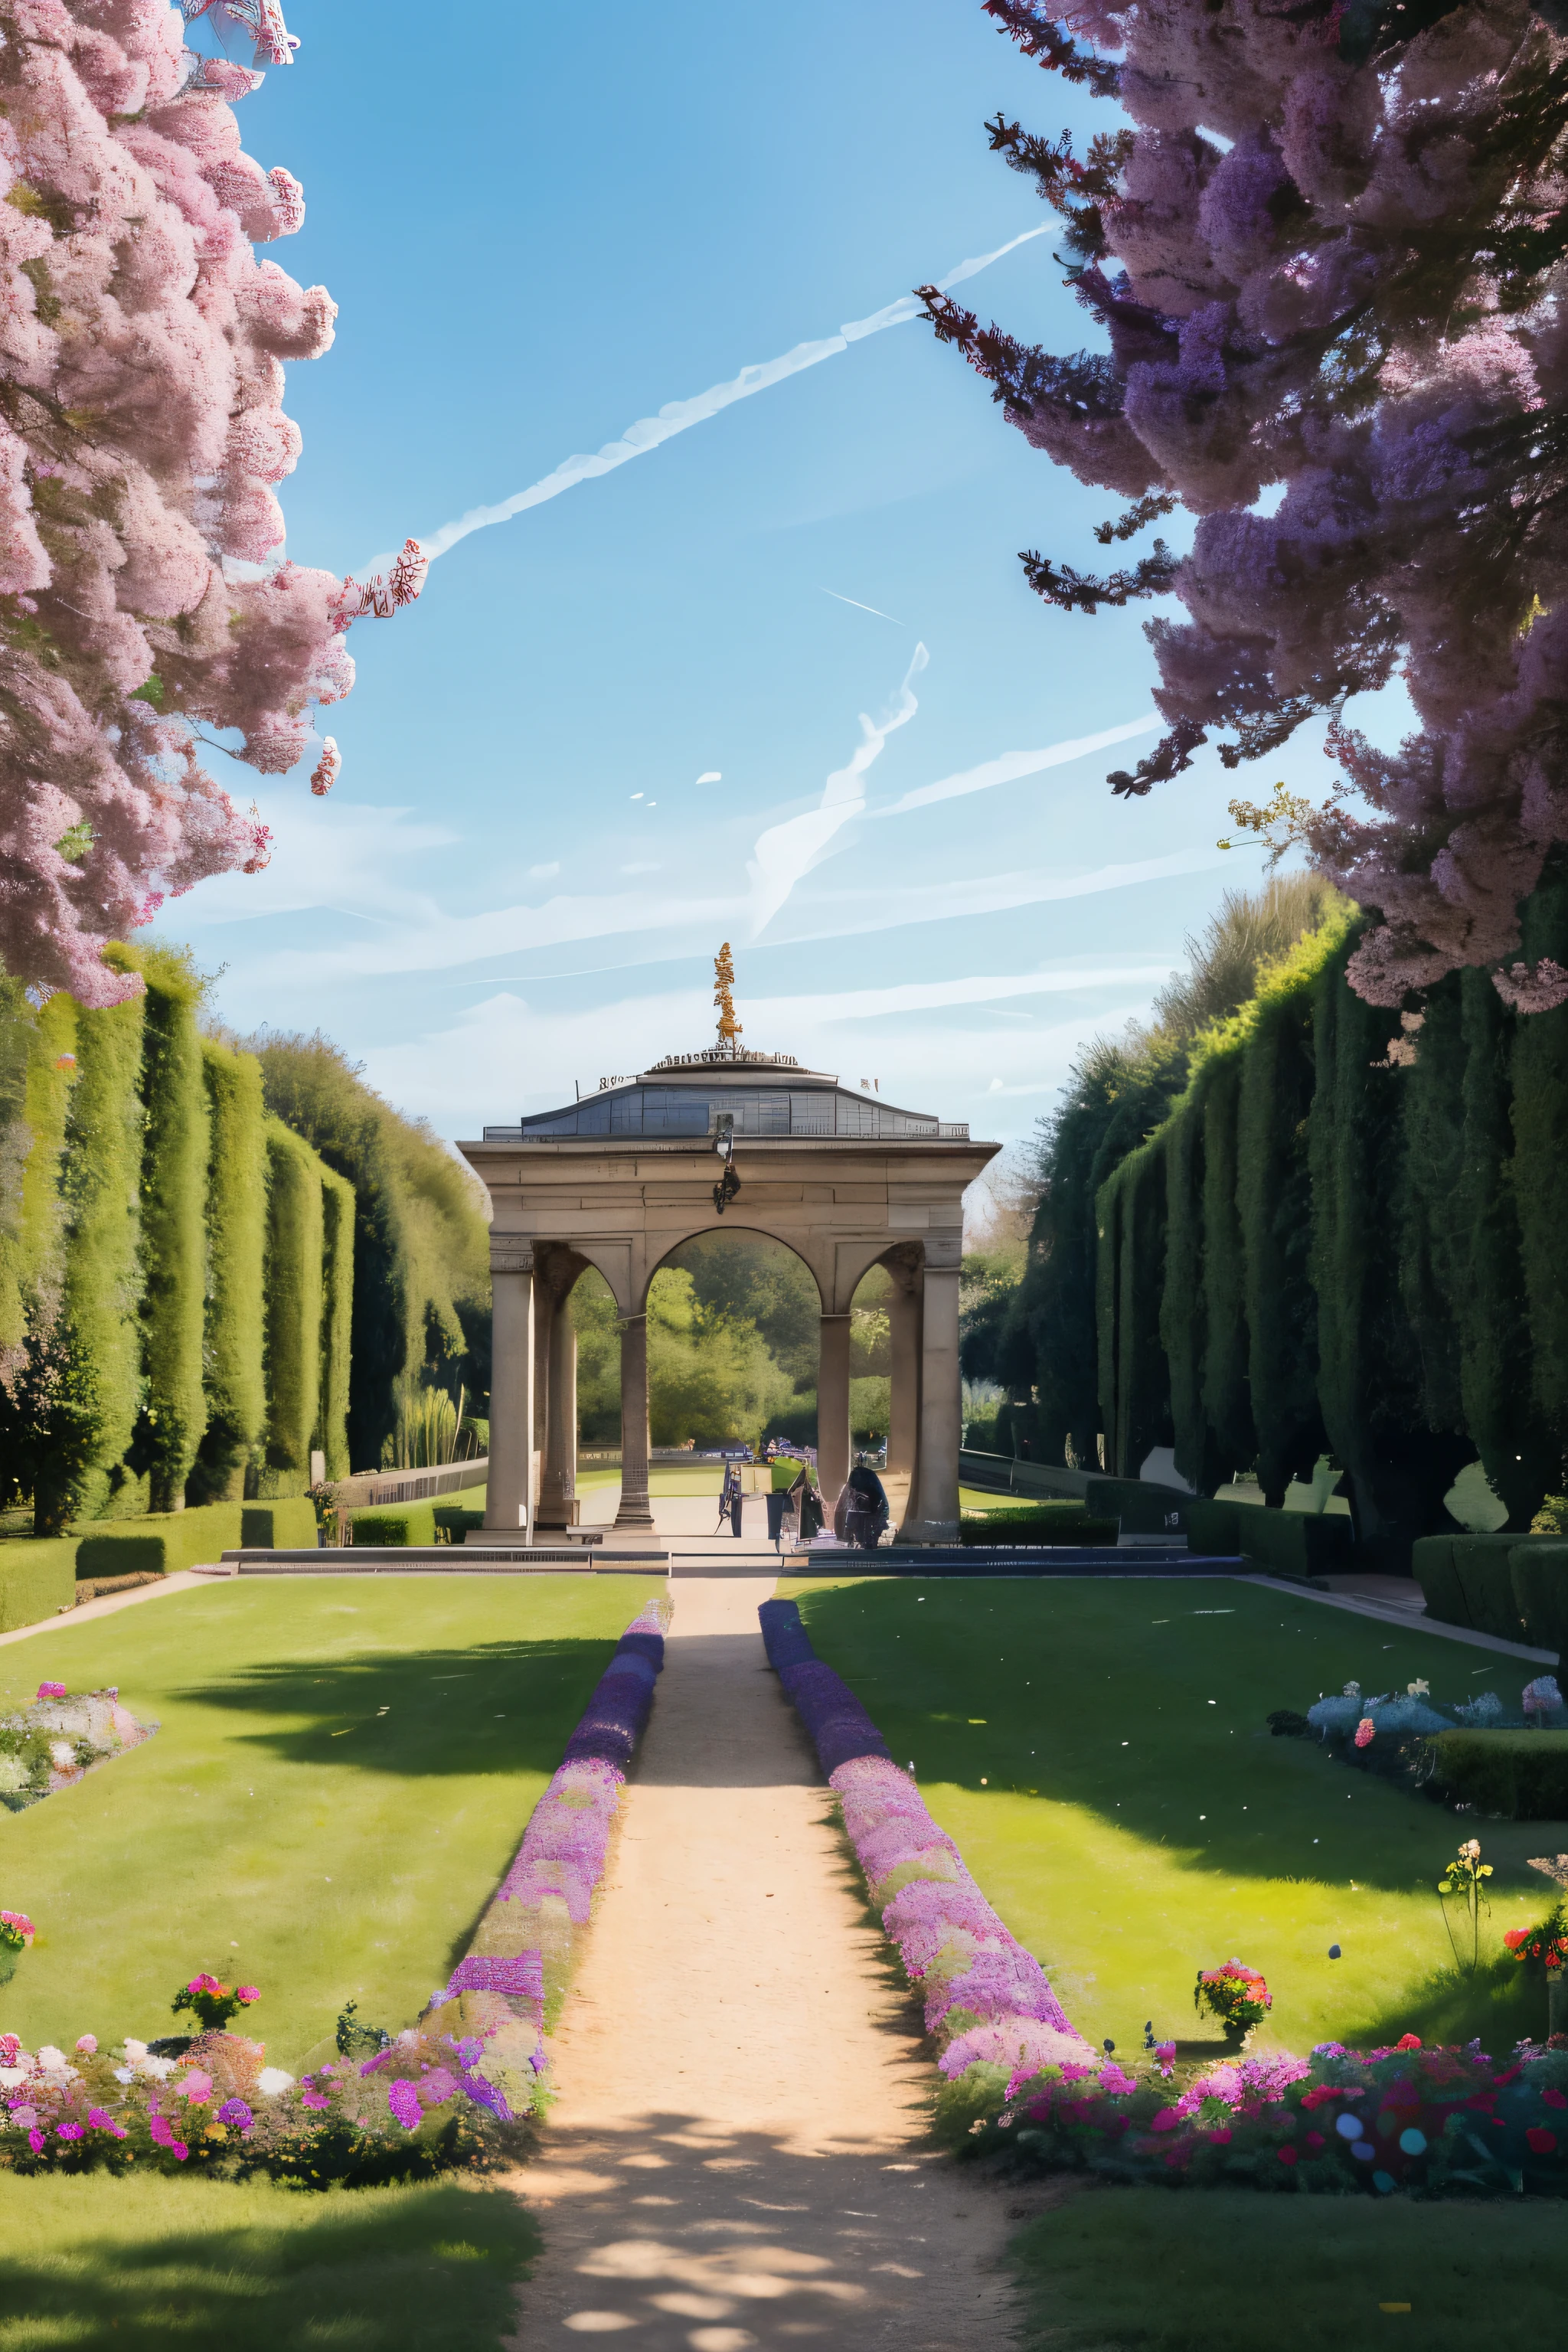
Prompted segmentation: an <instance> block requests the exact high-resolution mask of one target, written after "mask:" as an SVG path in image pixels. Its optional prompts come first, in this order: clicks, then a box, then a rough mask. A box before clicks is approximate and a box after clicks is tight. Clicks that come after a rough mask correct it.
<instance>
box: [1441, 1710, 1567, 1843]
mask: <svg viewBox="0 0 1568 2352" xmlns="http://www.w3.org/2000/svg"><path fill="white" fill-rule="evenodd" d="M1424 1745H1425V1746H1426V1748H1428V1749H1430V1751H1431V1752H1432V1756H1433V1759H1434V1764H1433V1774H1432V1786H1433V1787H1434V1788H1435V1789H1436V1790H1439V1791H1440V1792H1441V1793H1442V1795H1443V1796H1444V1797H1446V1798H1452V1799H1454V1800H1455V1801H1458V1802H1462V1803H1467V1804H1471V1805H1474V1806H1475V1807H1476V1808H1477V1810H1478V1811H1480V1812H1483V1813H1491V1814H1498V1813H1500V1814H1501V1815H1502V1817H1503V1819H1504V1820H1505V1821H1513V1822H1561V1821H1563V1820H1568V1731H1442V1732H1437V1733H1435V1734H1434V1735H1433V1737H1432V1738H1430V1739H1428V1740H1426V1742H1425V1743H1424Z"/></svg>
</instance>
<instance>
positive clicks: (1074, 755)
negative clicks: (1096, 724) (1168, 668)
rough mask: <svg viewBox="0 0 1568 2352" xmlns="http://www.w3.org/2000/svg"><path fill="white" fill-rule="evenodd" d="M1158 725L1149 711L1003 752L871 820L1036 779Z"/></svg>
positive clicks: (879, 812)
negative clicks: (1033, 747) (1036, 746)
mask: <svg viewBox="0 0 1568 2352" xmlns="http://www.w3.org/2000/svg"><path fill="white" fill-rule="evenodd" d="M1160 724H1161V720H1160V718H1159V714H1158V713H1157V712H1156V711H1152V710H1151V711H1149V712H1148V713H1147V714H1146V716H1145V717H1143V718H1142V719H1130V720H1129V721H1128V723H1127V725H1126V726H1125V727H1107V728H1105V729H1103V730H1101V732H1100V734H1098V735H1079V736H1078V737H1076V738H1074V739H1073V740H1069V741H1068V742H1065V743H1050V744H1047V747H1046V749H1045V750H1044V751H1004V752H1003V754H1002V756H1001V758H1000V759H999V760H986V761H983V762H982V764H981V765H980V766H979V767H978V768H964V769H963V770H962V771H961V772H959V774H957V775H956V776H943V777H942V781H941V782H940V783H935V784H921V787H920V789H919V791H918V792H912V793H905V794H904V796H903V798H902V800H900V801H893V802H890V803H889V805H888V807H886V808H880V809H873V810H872V812H871V814H872V816H873V817H884V816H907V815H908V814H909V813H910V810H911V809H921V808H930V807H931V805H932V803H934V802H937V801H956V800H961V799H963V796H964V795H965V794H966V793H984V792H988V791H989V790H990V788H991V786H992V785H993V784H1011V783H1016V782H1017V780H1018V778H1019V777H1020V776H1037V775H1038V774H1039V772H1040V771H1041V770H1042V769H1043V768H1060V767H1064V766H1065V765H1066V764H1067V762H1068V761H1069V760H1081V759H1082V758H1083V757H1084V755H1085V753H1086V752H1089V751H1104V750H1105V749H1106V747H1107V745H1108V744H1111V743H1124V742H1125V741H1126V740H1127V739H1128V737H1129V736H1130V735H1149V734H1152V732H1153V730H1154V729H1155V728H1156V727H1158V726H1159V725H1160Z"/></svg>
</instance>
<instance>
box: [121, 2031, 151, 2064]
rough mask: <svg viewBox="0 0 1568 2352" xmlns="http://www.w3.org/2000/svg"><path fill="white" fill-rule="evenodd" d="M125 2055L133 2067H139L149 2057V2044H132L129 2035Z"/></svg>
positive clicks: (126, 2039)
mask: <svg viewBox="0 0 1568 2352" xmlns="http://www.w3.org/2000/svg"><path fill="white" fill-rule="evenodd" d="M125 2055H126V2056H127V2058H128V2059H129V2060H130V2061H131V2063H132V2065H133V2066H139V2065H140V2064H141V2063H142V2059H143V2058H145V2056H146V2055H147V2044H146V2043H145V2042H132V2039H131V2036H130V2035H129V2034H127V2035H126V2037H125Z"/></svg>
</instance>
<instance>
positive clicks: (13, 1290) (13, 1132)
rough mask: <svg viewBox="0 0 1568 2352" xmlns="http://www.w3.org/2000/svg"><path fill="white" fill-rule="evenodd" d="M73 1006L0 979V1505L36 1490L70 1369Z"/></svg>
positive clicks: (68, 1000)
mask: <svg viewBox="0 0 1568 2352" xmlns="http://www.w3.org/2000/svg"><path fill="white" fill-rule="evenodd" d="M76 1043H77V1008H76V1003H75V1000H74V999H73V998H71V997H69V996H67V995H65V994H63V993H60V992H57V993H56V994H55V995H53V996H51V997H49V998H48V999H47V1002H46V1003H44V1004H43V1005H42V1006H41V1007H38V1008H35V1007H34V1006H33V1005H31V1004H29V1003H28V1002H27V1000H26V996H25V994H24V993H23V991H22V987H21V983H20V982H17V981H15V980H11V979H7V978H5V977H4V976H0V1505H4V1504H6V1503H9V1502H11V1501H13V1500H14V1499H15V1498H16V1496H20V1495H25V1494H27V1493H29V1492H30V1491H31V1490H32V1487H33V1484H34V1477H35V1473H36V1468H37V1461H38V1458H39V1454H40V1451H41V1448H42V1446H43V1445H44V1444H47V1442H48V1437H49V1429H50V1414H51V1400H52V1398H53V1396H54V1392H55V1390H56V1386H57V1384H58V1381H59V1380H60V1378H61V1377H62V1376H63V1374H64V1371H65V1369H66V1367H65V1363H64V1360H63V1346H64V1335H63V1329H62V1328H61V1326H62V1308H63V1304H64V1279H65V1230H66V1219H65V1205H64V1202H63V1201H62V1200H61V1197H60V1163H61V1160H62V1159H63V1157H64V1153H65V1143H66V1124H67V1119H68V1115H69V1109H70V1094H71V1087H72V1086H73V1085H74V1083H75V1079H76V1070H77V1063H76Z"/></svg>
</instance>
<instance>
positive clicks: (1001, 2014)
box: [758, 1601, 1094, 2085]
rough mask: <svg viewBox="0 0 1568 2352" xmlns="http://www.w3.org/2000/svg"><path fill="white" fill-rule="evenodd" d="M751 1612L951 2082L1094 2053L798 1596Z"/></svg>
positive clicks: (1069, 2060)
mask: <svg viewBox="0 0 1568 2352" xmlns="http://www.w3.org/2000/svg"><path fill="white" fill-rule="evenodd" d="M758 1615H759V1617H760V1618H761V1621H762V1627H763V1642H764V1643H765V1645H766V1648H767V1653H768V1659H769V1663H770V1664H772V1665H773V1668H774V1670H775V1672H776V1673H777V1675H778V1677H779V1680H780V1682H781V1683H782V1684H783V1685H784V1690H785V1691H786V1692H787V1694H788V1696H789V1697H790V1698H791V1699H792V1701H793V1702H794V1704H795V1708H796V1710H797V1712H798V1713H799V1715H800V1717H801V1720H802V1722H803V1723H804V1724H805V1727H806V1730H807V1731H808V1732H809V1733H810V1735H811V1737H812V1738H813V1740H814V1741H815V1743H816V1752H817V1755H818V1757H819V1758H820V1759H821V1762H822V1766H823V1769H824V1771H825V1772H826V1776H827V1780H828V1785H829V1787H830V1788H832V1789H833V1790H834V1791H835V1792H836V1794H837V1797H838V1800H839V1802H840V1804H841V1806H842V1807H843V1812H844V1827H845V1830H846V1831H847V1834H848V1837H849V1840H850V1843H852V1844H853V1846H854V1848H855V1851H856V1853H857V1855H858V1858H859V1863H860V1867H861V1869H862V1870H863V1871H864V1872H865V1874H866V1879H867V1883H868V1886H869V1889H870V1894H871V1900H872V1902H873V1904H874V1905H875V1906H876V1907H877V1908H878V1909H879V1911H880V1912H881V1915H882V1925H883V1927H885V1928H886V1930H887V1932H888V1934H889V1937H891V1939H892V1941H893V1942H894V1944H895V1945H896V1946H897V1947H898V1950H899V1956H900V1959H901V1960H902V1962H903V1965H904V1969H905V1971H906V1973H907V1975H908V1976H909V1978H910V1981H911V1982H912V1983H914V1984H918V1985H919V1986H920V1987H921V1991H922V1992H923V1993H924V1996H925V2022H926V2031H927V2032H928V2033H931V2034H932V2035H934V2037H935V2038H936V2040H937V2042H939V2044H940V2045H941V2048H942V2055H941V2057H940V2058H939V2060H938V2062H937V2063H938V2064H939V2066H940V2068H941V2070H942V2074H943V2075H944V2076H945V2077H946V2078H947V2080H948V2082H949V2083H950V2084H954V2085H956V2084H959V2083H960V2081H961V2078H963V2076H964V2074H966V2073H967V2071H968V2069H969V2068H970V2067H972V2066H976V2065H989V2066H991V2067H995V2066H997V2065H1001V2066H1005V2067H1008V2068H1016V2067H1018V2066H1019V2065H1026V2066H1027V2067H1028V2068H1029V2069H1030V2070H1035V2069H1037V2068H1039V2067H1041V2066H1044V2065H1047V2064H1050V2063H1069V2064H1071V2063H1084V2062H1087V2061H1092V2059H1093V2057H1094V2053H1093V2051H1092V2050H1091V2049H1090V2047H1089V2043H1088V2042H1086V2041H1085V2040H1084V2039H1083V2037H1082V2035H1081V2034H1080V2033H1079V2032H1077V2031H1076V2030H1075V2029H1074V2027H1073V2026H1072V2024H1071V2023H1070V2022H1069V2021H1068V2016H1067V2013H1066V2011H1064V2010H1063V2008H1062V2006H1061V2003H1060V2002H1059V2001H1058V1999H1057V1997H1056V1995H1055V1993H1054V1992H1053V1991H1052V1990H1051V1988H1050V1985H1049V1983H1048V1982H1047V1978H1046V1973H1045V1970H1044V1969H1042V1968H1041V1966H1040V1964H1039V1962H1038V1960H1037V1959H1036V1958H1035V1956H1034V1954H1033V1953H1032V1952H1028V1951H1026V1950H1025V1948H1024V1947H1023V1946H1022V1945H1021V1944H1020V1943H1019V1942H1018V1940H1017V1938H1016V1937H1015V1936H1014V1935H1013V1934H1012V1933H1011V1931H1010V1930H1009V1929H1008V1928H1007V1927H1005V1926H1004V1924H1003V1922H1002V1921H1001V1919H1000V1918H998V1916H997V1915H996V1913H995V1912H994V1910H993V1909H992V1907H991V1906H990V1904H989V1903H988V1902H987V1901H986V1900H985V1897H984V1895H983V1894H982V1893H981V1891H980V1889H979V1887H978V1886H977V1885H975V1883H974V1881H973V1878H972V1877H971V1876H970V1874H969V1872H968V1871H967V1870H966V1869H965V1867H964V1864H963V1857H962V1856H961V1855H960V1853H959V1851H958V1849H957V1847H956V1846H955V1845H954V1844H953V1843H952V1839H951V1838H950V1837H948V1836H947V1835H946V1834H945V1832H942V1830H939V1829H938V1828H937V1825H936V1823H935V1822H933V1821H932V1820H931V1815H930V1813H929V1812H928V1811H927V1810H926V1806H925V1801H924V1800H923V1799H922V1797H921V1793H920V1790H919V1789H918V1788H917V1787H916V1785H915V1782H914V1780H912V1779H911V1778H910V1775H909V1774H908V1773H905V1772H901V1771H900V1769H899V1768H898V1766H897V1765H896V1764H895V1763H894V1762H893V1760H892V1759H891V1757H890V1756H889V1753H888V1746H887V1742H886V1740H885V1739H884V1738H882V1735H881V1733H880V1732H879V1730H878V1729H877V1727H876V1725H875V1724H874V1723H873V1722H872V1721H871V1718H870V1717H869V1716H868V1714H867V1713H866V1710H865V1708H864V1707H863V1706H861V1704H860V1702H859V1700H858V1698H857V1697H856V1696H855V1694H854V1692H853V1691H852V1690H851V1689H850V1688H849V1686H848V1685H847V1683H845V1682H843V1681H842V1680H841V1679H840V1677H839V1676H838V1675H836V1674H835V1673H834V1672H833V1669H832V1668H831V1667H830V1666H826V1665H824V1664H823V1663H822V1661H821V1659H820V1658H818V1657H817V1655H816V1651H815V1650H814V1649H813V1647H812V1644H811V1639H810V1636H809V1635H808V1634H807V1633H806V1631H805V1627H804V1625H803V1624H802V1623H801V1622H800V1611H799V1609H798V1607H797V1606H796V1604H795V1602H794V1601H763V1605H762V1607H761V1609H760V1610H759V1612H758Z"/></svg>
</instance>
